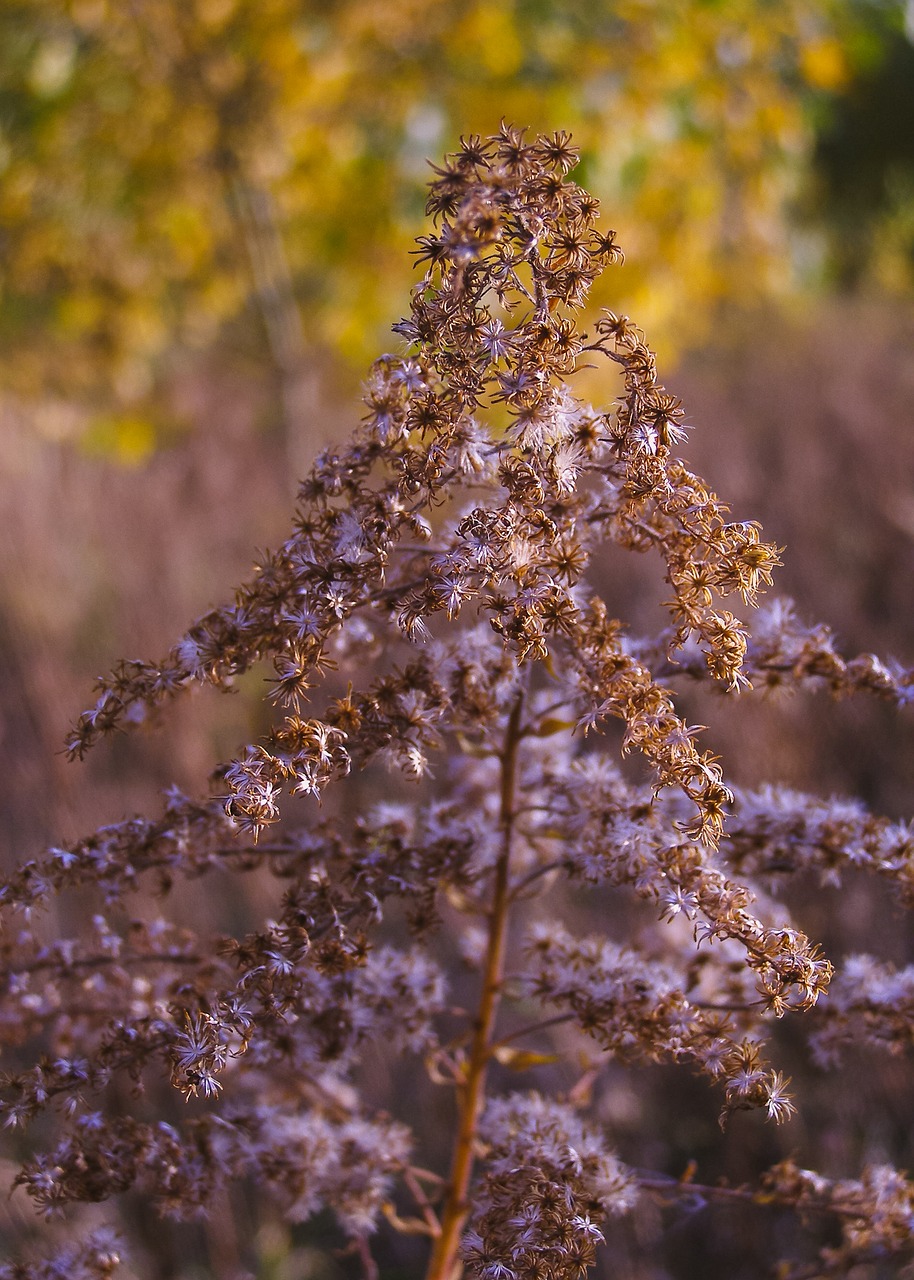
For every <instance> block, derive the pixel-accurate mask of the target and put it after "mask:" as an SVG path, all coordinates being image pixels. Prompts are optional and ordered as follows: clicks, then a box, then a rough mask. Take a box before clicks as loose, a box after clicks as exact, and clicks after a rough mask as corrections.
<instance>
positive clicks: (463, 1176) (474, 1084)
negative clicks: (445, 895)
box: [426, 695, 523, 1280]
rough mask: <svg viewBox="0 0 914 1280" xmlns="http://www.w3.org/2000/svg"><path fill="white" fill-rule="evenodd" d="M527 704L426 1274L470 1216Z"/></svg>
mask: <svg viewBox="0 0 914 1280" xmlns="http://www.w3.org/2000/svg"><path fill="white" fill-rule="evenodd" d="M522 708H523V695H518V698H517V701H516V702H515V703H514V707H513V708H512V711H511V714H510V716H509V718H508V724H507V727H506V729H505V740H504V745H503V747H502V750H501V752H500V754H499V760H500V762H501V804H500V810H499V825H500V827H501V833H502V841H501V850H500V852H499V855H498V861H497V862H496V864H495V870H494V876H493V884H492V907H491V911H490V913H489V940H488V946H487V948H486V960H485V966H484V969H483V981H482V990H481V992H480V997H479V1011H478V1013H477V1015H476V1021H475V1027H474V1032H473V1040H472V1044H471V1048H470V1055H469V1059H468V1061H467V1066H466V1074H465V1076H464V1079H463V1081H462V1083H461V1085H460V1089H459V1093H458V1098H459V1103H458V1105H459V1121H458V1128H457V1136H456V1138H455V1141H454V1154H453V1157H452V1160H451V1176H450V1181H449V1183H448V1190H447V1195H446V1197H445V1200H444V1204H443V1206H442V1210H441V1233H440V1235H439V1236H438V1238H437V1240H436V1241H435V1247H434V1250H433V1252H432V1257H431V1261H430V1263H429V1268H428V1273H427V1276H426V1280H451V1277H452V1276H453V1275H454V1273H455V1272H456V1270H457V1268H458V1265H459V1264H458V1250H459V1248H460V1237H461V1234H462V1232H463V1228H464V1225H465V1223H466V1220H467V1217H468V1216H469V1203H468V1200H467V1193H468V1191H469V1186H470V1178H471V1176H472V1173H473V1156H474V1147H475V1145H476V1135H477V1131H478V1128H479V1117H480V1115H481V1114H482V1109H483V1105H484V1103H485V1086H486V1073H487V1071H488V1067H489V1062H490V1061H491V1057H492V1042H493V1033H494V1030H495V1020H496V1017H497V1014H498V1006H499V1003H500V1001H501V989H502V983H503V981H504V971H505V944H506V941H507V933H508V908H509V906H510V901H511V895H510V893H509V870H510V862H511V846H512V843H513V836H514V820H515V807H514V799H515V786H516V781H517V762H518V748H519V746H520V740H521V715H522Z"/></svg>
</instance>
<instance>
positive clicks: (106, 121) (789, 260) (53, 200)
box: [0, 0, 903, 456]
mask: <svg viewBox="0 0 914 1280" xmlns="http://www.w3.org/2000/svg"><path fill="white" fill-rule="evenodd" d="M902 20H903V19H902V12H901V9H900V8H899V7H898V6H897V5H896V4H894V3H880V2H878V0H877V3H875V4H871V3H866V2H865V0H726V3H721V2H719V0H679V3H677V4H668V3H665V2H664V0H473V2H462V3H457V4H455V3H453V0H336V2H334V3H329V2H328V0H139V2H138V3H131V4H125V3H122V2H121V0H7V2H6V3H5V4H4V5H3V6H2V12H0V227H2V233H0V234H2V263H3V265H2V277H0V281H2V297H0V340H2V344H3V351H4V357H5V358H4V359H3V361H2V372H0V378H2V380H3V382H4V383H5V384H6V386H7V388H8V389H12V390H15V391H16V392H18V393H20V394H28V395H34V394H35V393H40V394H41V395H42V396H43V397H48V396H51V395H55V396H58V397H61V398H62V399H64V400H67V401H69V402H70V403H74V402H81V403H85V404H87V405H91V406H93V409H94V413H95V420H96V426H95V431H96V438H97V443H98V444H99V445H100V447H101V448H102V449H106V448H108V447H109V446H110V447H112V448H116V449H117V450H119V451H120V452H121V453H123V454H125V455H128V456H129V455H130V453H131V451H134V452H136V453H142V452H143V450H144V449H145V447H146V444H147V443H148V441H147V434H148V429H147V425H146V423H147V419H148V415H149V411H150V405H151V404H153V403H154V402H155V399H156V389H157V387H158V386H160V385H161V382H162V380H163V379H167V377H168V375H169V372H170V371H171V370H173V369H174V366H175V363H176V361H177V362H180V361H181V360H182V359H184V360H186V359H187V358H188V356H190V358H193V356H194V353H198V352H202V351H206V350H208V349H210V348H212V347H213V345H214V344H216V343H222V344H223V345H224V344H225V343H226V342H228V344H229V349H231V350H234V351H236V352H241V353H245V352H248V353H251V354H254V355H257V356H262V355H263V354H264V352H266V353H267V354H268V355H269V356H270V357H271V359H272V362H273V364H274V366H275V367H276V369H277V371H278V372H279V373H280V374H281V375H284V376H285V375H291V374H293V373H294V371H295V369H296V368H297V367H299V366H300V364H301V362H302V360H303V359H304V358H306V356H307V354H308V353H314V352H316V351H324V352H327V351H330V352H333V353H334V354H336V355H341V356H342V357H343V359H344V360H345V361H347V362H348V363H349V364H350V367H352V368H355V369H361V368H362V367H364V364H365V363H366V361H367V360H368V359H370V358H371V357H372V356H373V355H374V354H376V352H377V349H378V345H379V342H380V343H381V344H382V345H383V344H386V343H387V342H389V339H387V338H384V337H382V336H381V335H383V334H384V333H385V332H386V330H387V326H388V325H389V324H390V321H391V319H392V318H396V316H397V315H399V314H400V313H401V312H402V311H403V310H404V309H405V302H406V299H405V296H404V295H405V291H404V288H403V276H402V266H401V264H402V261H403V253H404V251H405V250H406V249H407V248H408V247H409V245H410V243H411V241H412V237H413V236H414V235H415V233H416V231H417V230H418V228H419V225H420V221H421V217H422V205H423V194H422V193H423V184H424V183H425V181H426V179H427V173H428V171H427V167H426V163H425V157H426V156H427V155H436V154H440V152H441V150H442V149H444V148H446V147H448V146H452V145H454V143H455V142H456V138H457V135H458V134H459V133H468V132H472V131H480V132H489V131H491V129H492V128H493V127H495V126H497V124H498V121H499V119H500V118H501V117H503V116H504V117H506V118H508V119H512V120H514V121H516V122H522V123H524V124H529V125H530V126H532V127H533V128H535V129H543V130H552V129H556V128H567V129H570V130H572V131H573V133H574V136H575V141H576V142H577V144H578V145H579V146H581V148H582V151H583V173H582V175H581V176H580V180H581V181H584V182H585V183H586V184H587V185H588V186H589V187H590V188H591V189H593V190H595V191H596V192H597V193H598V194H599V195H600V196H601V197H602V198H603V199H604V202H605V208H606V210H607V214H606V216H607V217H611V218H612V220H613V222H614V223H615V224H616V225H617V226H618V230H619V232H620V239H621V240H622V241H623V243H624V244H625V246H626V250H627V251H628V253H629V262H630V264H631V265H628V266H626V268H625V269H624V271H623V273H622V275H621V277H620V276H618V275H617V276H616V277H615V278H614V280H613V285H612V287H613V290H614V302H615V304H616V305H618V302H619V291H620V288H621V291H622V295H623V296H622V301H623V302H624V303H625V305H627V306H628V305H630V306H631V308H632V309H633V310H635V311H636V313H637V314H638V315H639V316H640V317H641V318H642V319H643V322H644V323H645V325H646V326H647V327H648V328H649V330H650V331H651V333H652V334H653V335H654V339H655V342H657V344H658V345H659V347H660V349H661V351H662V352H666V353H669V352H670V351H671V350H674V349H676V348H681V347H682V346H683V345H685V344H687V343H688V342H690V341H693V340H694V339H695V338H696V337H700V336H701V335H702V334H703V333H704V332H705V331H706V329H707V326H708V323H709V321H710V320H711V319H712V318H713V317H714V316H715V315H716V314H718V311H717V309H718V307H719V304H721V303H722V302H723V303H727V302H732V301H734V300H745V299H746V298H747V297H748V298H754V297H758V296H759V295H768V296H770V295H771V293H772V292H778V291H780V290H783V289H785V288H786V287H788V285H789V284H790V282H791V280H792V279H793V278H795V274H796V272H795V267H796V266H797V262H796V258H797V255H796V253H795V252H794V250H793V248H792V245H791V240H790V237H789V234H788V222H787V219H786V217H785V210H786V209H787V207H788V205H789V204H790V203H791V201H793V200H794V199H795V197H796V193H797V190H798V181H799V180H800V178H801V177H802V175H803V173H804V172H805V171H806V169H807V168H808V162H809V160H810V157H811V156H812V155H813V153H814V149H815V145H816V137H817V132H816V131H817V128H818V130H819V132H820V133H821V132H822V130H823V129H826V130H827V128H828V127H829V124H830V122H831V121H832V120H833V118H834V113H833V112H830V111H829V104H830V103H832V104H833V103H834V102H843V101H845V100H847V99H848V95H849V93H850V92H851V89H852V88H853V86H854V84H855V83H856V81H857V79H858V78H859V75H860V74H861V73H863V72H867V73H871V72H872V69H873V68H874V67H878V66H879V64H880V61H881V60H882V59H883V57H884V51H885V49H886V48H887V47H888V45H889V44H890V43H891V42H892V40H897V39H899V38H902V37H900V36H899V34H898V33H900V32H901V30H902ZM839 150H840V145H839ZM820 189H821V192H822V198H821V201H820V203H825V204H828V188H827V184H825V185H823V186H822V187H821V188H820ZM814 203H815V202H814ZM896 203H897V202H896ZM817 216H818V214H817V212H816V208H815V207H814V210H813V221H815V218H816V217H817ZM894 216H895V217H896V220H897V218H898V217H899V216H901V215H899V214H898V211H897V209H895V210H894ZM807 242H808V237H807V241H804V242H803V243H807ZM807 256H808V255H807ZM800 258H801V262H800V265H801V267H802V266H803V265H804V264H803V260H802V259H803V255H802V254H801V255H800ZM813 258H815V254H813ZM817 261H818V259H817ZM805 265H806V267H807V269H808V266H809V264H808V263H806V264H805ZM601 300H602V299H597V302H600V301H601ZM113 407H116V409H117V413H116V415H115V417H114V418H112V419H110V421H109V420H108V419H106V418H104V417H101V418H99V416H98V415H99V414H100V413H103V412H104V411H110V410H111V409H112V408H113ZM106 423H107V425H106ZM111 423H113V424H114V426H113V427H112V425H111ZM112 433H113V434H112Z"/></svg>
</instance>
